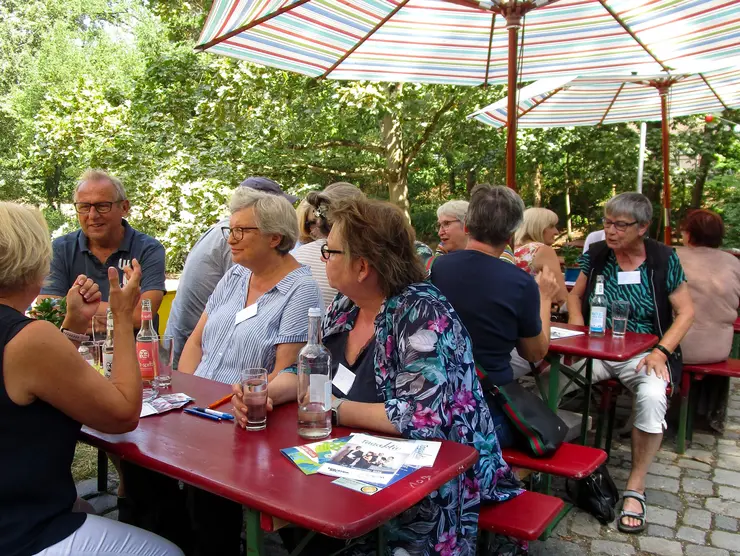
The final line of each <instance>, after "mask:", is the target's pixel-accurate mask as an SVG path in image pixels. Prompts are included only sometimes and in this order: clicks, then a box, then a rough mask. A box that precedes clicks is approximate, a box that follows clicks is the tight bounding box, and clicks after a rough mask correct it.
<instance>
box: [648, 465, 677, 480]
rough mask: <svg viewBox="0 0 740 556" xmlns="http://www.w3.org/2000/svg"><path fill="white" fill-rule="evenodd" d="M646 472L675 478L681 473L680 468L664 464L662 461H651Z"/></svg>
mask: <svg viewBox="0 0 740 556" xmlns="http://www.w3.org/2000/svg"><path fill="white" fill-rule="evenodd" d="M648 473H652V474H653V475H660V476H661V477H673V478H674V479H677V478H678V477H679V476H680V475H681V468H680V467H676V466H675V465H673V464H671V465H666V464H664V463H653V464H652V465H651V466H650V469H649V470H648Z"/></svg>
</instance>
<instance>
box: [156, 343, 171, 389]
mask: <svg viewBox="0 0 740 556" xmlns="http://www.w3.org/2000/svg"><path fill="white" fill-rule="evenodd" d="M157 340H158V342H159V357H158V360H157V378H156V381H157V386H158V387H159V388H167V387H168V386H169V385H170V384H171V383H172V359H173V356H174V347H175V339H174V338H173V337H172V336H158V337H157Z"/></svg>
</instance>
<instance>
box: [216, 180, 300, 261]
mask: <svg viewBox="0 0 740 556" xmlns="http://www.w3.org/2000/svg"><path fill="white" fill-rule="evenodd" d="M248 208H254V222H255V224H256V225H257V227H258V228H259V230H260V232H262V233H263V234H278V235H281V236H282V237H283V239H282V240H280V243H279V244H278V246H277V247H276V249H277V250H278V251H279V252H280V253H282V254H283V255H285V254H287V253H288V252H290V250H291V249H293V247H295V242H296V240H297V239H298V220H297V218H296V213H295V210H294V209H293V205H291V204H290V201H288V199H286V198H285V197H283V196H281V195H272V194H270V193H264V192H263V191H258V190H256V189H251V188H249V187H239V188H237V189H236V191H234V194H233V195H232V196H231V202H230V203H229V209H230V210H231V214H234V213H235V212H239V211H240V210H244V209H248Z"/></svg>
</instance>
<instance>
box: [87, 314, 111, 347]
mask: <svg viewBox="0 0 740 556" xmlns="http://www.w3.org/2000/svg"><path fill="white" fill-rule="evenodd" d="M90 328H91V329H92V339H93V341H94V342H101V343H102V342H105V337H106V336H107V334H108V317H107V315H95V316H94V317H93V318H92V319H91V322H90Z"/></svg>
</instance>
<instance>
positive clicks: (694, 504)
mask: <svg viewBox="0 0 740 556" xmlns="http://www.w3.org/2000/svg"><path fill="white" fill-rule="evenodd" d="M683 499H684V502H686V504H688V506H689V507H690V508H703V507H704V497H703V496H702V497H701V498H699V497H698V496H694V495H693V494H684V495H683Z"/></svg>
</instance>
